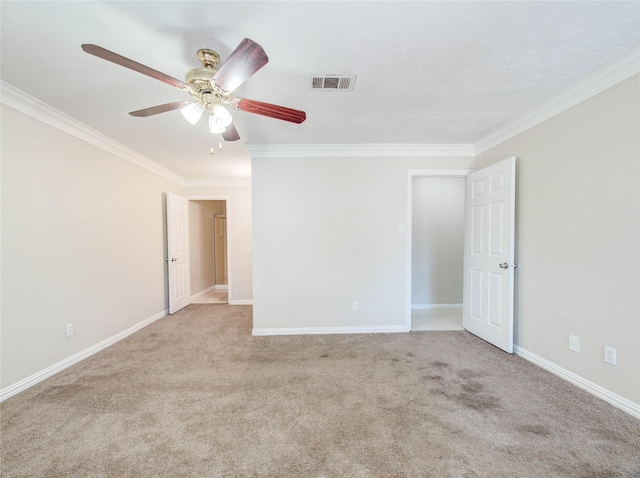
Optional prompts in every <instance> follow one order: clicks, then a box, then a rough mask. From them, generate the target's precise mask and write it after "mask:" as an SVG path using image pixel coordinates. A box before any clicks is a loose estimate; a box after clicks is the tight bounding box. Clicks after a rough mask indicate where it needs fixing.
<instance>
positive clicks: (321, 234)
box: [252, 158, 473, 333]
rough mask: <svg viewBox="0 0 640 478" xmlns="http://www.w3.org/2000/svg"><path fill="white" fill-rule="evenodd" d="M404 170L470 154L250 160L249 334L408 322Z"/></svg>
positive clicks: (448, 165)
mask: <svg viewBox="0 0 640 478" xmlns="http://www.w3.org/2000/svg"><path fill="white" fill-rule="evenodd" d="M410 169H462V170H464V169H473V159H471V158H415V159H414V158H404V159H402V158H304V159H299V158H260V161H254V164H253V174H252V176H253V234H254V238H255V241H254V242H255V251H254V252H255V253H254V332H258V333H260V332H261V329H262V331H264V330H266V329H287V328H288V329H291V328H293V329H300V328H313V329H318V328H340V329H341V330H345V328H348V329H350V330H355V329H357V328H362V327H381V328H385V329H392V330H402V329H403V328H405V327H408V326H409V324H408V323H407V319H408V316H409V306H410V298H411V297H410V286H411V280H410V278H409V277H408V269H409V266H408V264H409V261H410V251H409V242H410V241H409V238H408V233H409V230H410V228H409V227H408V215H409V212H408V208H409V204H410V198H409V170H410ZM401 225H402V226H405V228H406V230H407V234H404V235H401V234H398V227H399V226H401ZM354 301H357V302H359V311H358V312H354V311H352V303H353V302H354Z"/></svg>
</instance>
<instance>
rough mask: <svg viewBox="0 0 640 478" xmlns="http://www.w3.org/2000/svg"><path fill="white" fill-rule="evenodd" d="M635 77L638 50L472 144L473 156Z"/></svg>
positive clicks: (638, 70) (639, 62) (638, 68)
mask: <svg viewBox="0 0 640 478" xmlns="http://www.w3.org/2000/svg"><path fill="white" fill-rule="evenodd" d="M637 73H640V47H636V48H634V49H633V50H632V51H631V52H629V53H628V54H627V55H625V56H624V57H623V58H621V59H620V60H618V61H616V62H614V63H612V64H610V65H608V66H606V67H605V68H602V69H600V70H598V71H597V72H596V73H594V74H593V75H591V76H589V77H587V78H585V79H584V80H582V81H581V82H580V83H577V84H576V85H574V86H573V87H572V88H569V89H568V90H565V91H564V92H562V93H560V94H558V95H556V96H554V97H552V98H551V99H549V100H547V101H546V102H544V103H542V104H541V105H539V106H538V107H536V108H535V109H533V110H532V111H530V112H529V113H527V114H526V115H524V116H522V117H520V118H517V119H515V120H514V121H512V122H510V123H507V124H506V125H505V126H503V127H501V128H498V129H497V130H496V131H494V132H493V133H490V134H489V135H487V136H485V137H484V138H481V139H480V140H478V141H476V142H475V143H473V149H474V152H475V155H478V154H482V153H484V152H485V151H488V150H489V149H491V148H493V147H495V146H498V145H499V144H501V143H504V142H505V141H507V140H509V139H511V138H513V137H514V136H517V135H518V134H520V133H523V132H525V131H526V130H528V129H530V128H533V127H534V126H536V125H538V124H540V123H542V122H543V121H546V120H548V119H549V118H551V117H553V116H555V115H557V114H558V113H562V112H563V111H565V110H568V109H569V108H571V107H573V106H575V105H577V104H578V103H581V102H582V101H584V100H586V99H588V98H591V97H592V96H595V95H597V94H598V93H601V92H602V91H604V90H606V89H608V88H611V87H612V86H614V85H616V84H618V83H620V82H621V81H624V80H626V79H627V78H630V77H631V76H633V75H635V74H637Z"/></svg>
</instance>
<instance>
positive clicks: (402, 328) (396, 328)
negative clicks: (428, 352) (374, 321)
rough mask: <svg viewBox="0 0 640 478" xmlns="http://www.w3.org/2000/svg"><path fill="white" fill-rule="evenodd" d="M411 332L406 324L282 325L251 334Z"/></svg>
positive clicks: (252, 331) (253, 331)
mask: <svg viewBox="0 0 640 478" xmlns="http://www.w3.org/2000/svg"><path fill="white" fill-rule="evenodd" d="M405 332H411V327H409V328H407V326H406V325H368V326H361V327H282V328H253V329H252V330H251V335H254V336H267V335H327V334H388V333H405Z"/></svg>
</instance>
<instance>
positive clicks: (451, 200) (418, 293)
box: [411, 177, 465, 306]
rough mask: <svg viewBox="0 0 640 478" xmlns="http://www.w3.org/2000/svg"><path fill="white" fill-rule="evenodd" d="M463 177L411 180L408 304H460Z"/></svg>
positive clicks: (462, 252) (418, 178)
mask: <svg viewBox="0 0 640 478" xmlns="http://www.w3.org/2000/svg"><path fill="white" fill-rule="evenodd" d="M464 187H465V179H464V178H420V177H417V178H414V179H413V180H412V188H411V190H412V203H413V204H412V214H411V215H412V228H411V230H412V240H411V262H412V266H411V303H412V304H413V305H414V306H421V305H422V306H424V305H434V304H460V305H462V277H463V274H462V265H463V258H464Z"/></svg>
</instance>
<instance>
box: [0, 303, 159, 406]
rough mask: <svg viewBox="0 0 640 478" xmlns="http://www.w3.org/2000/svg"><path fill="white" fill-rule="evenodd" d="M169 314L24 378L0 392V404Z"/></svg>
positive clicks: (150, 320)
mask: <svg viewBox="0 0 640 478" xmlns="http://www.w3.org/2000/svg"><path fill="white" fill-rule="evenodd" d="M168 313H169V309H166V310H163V311H162V312H158V313H157V314H155V315H153V316H151V317H149V318H148V319H145V320H143V321H142V322H138V323H137V324H135V325H133V326H132V327H129V328H128V329H126V330H123V331H122V332H120V333H118V334H116V335H114V336H112V337H109V338H108V339H106V340H103V341H102V342H99V343H97V344H95V345H93V346H91V347H89V348H87V349H85V350H83V351H81V352H78V353H77V354H74V355H72V356H71V357H68V358H66V359H64V360H61V361H60V362H58V363H56V364H53V365H51V366H50V367H47V368H45V369H44V370H41V371H40V372H37V373H34V374H33V375H31V376H29V377H27V378H24V379H22V380H20V381H19V382H17V383H14V384H13V385H10V386H8V387H5V388H3V389H2V390H0V402H2V401H4V400H6V399H7V398H10V397H13V396H14V395H17V394H18V393H20V392H23V391H25V390H26V389H28V388H30V387H33V386H34V385H36V384H37V383H40V382H42V381H43V380H45V379H47V378H49V377H51V376H53V375H55V374H57V373H58V372H62V371H63V370H64V369H66V368H69V367H71V366H72V365H74V364H76V363H78V362H80V361H82V360H84V359H86V358H88V357H90V356H92V355H93V354H95V353H98V352H100V351H101V350H104V349H106V348H107V347H109V346H111V345H113V344H115V343H116V342H119V341H121V340H122V339H124V338H126V337H128V336H129V335H131V334H133V333H134V332H137V331H138V330H140V329H142V328H144V327H146V326H147V325H150V324H151V323H153V322H155V321H156V320H158V319H161V318H163V317H165V316H166V315H167V314H168Z"/></svg>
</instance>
